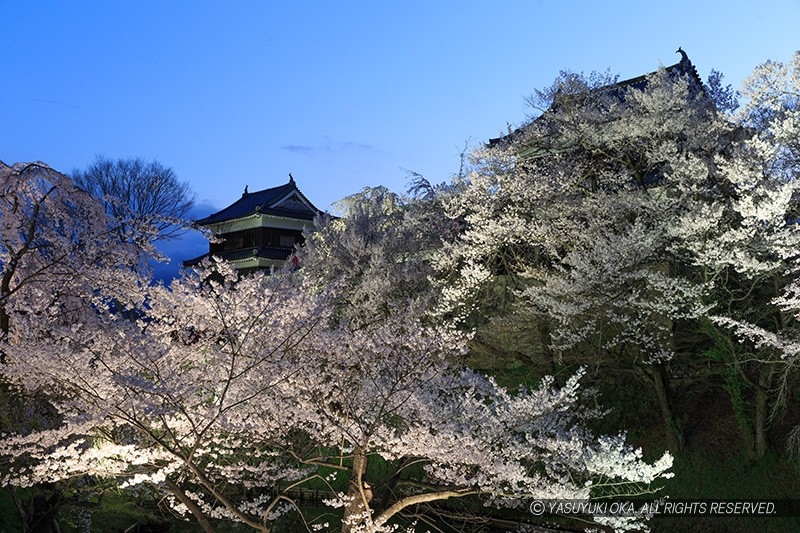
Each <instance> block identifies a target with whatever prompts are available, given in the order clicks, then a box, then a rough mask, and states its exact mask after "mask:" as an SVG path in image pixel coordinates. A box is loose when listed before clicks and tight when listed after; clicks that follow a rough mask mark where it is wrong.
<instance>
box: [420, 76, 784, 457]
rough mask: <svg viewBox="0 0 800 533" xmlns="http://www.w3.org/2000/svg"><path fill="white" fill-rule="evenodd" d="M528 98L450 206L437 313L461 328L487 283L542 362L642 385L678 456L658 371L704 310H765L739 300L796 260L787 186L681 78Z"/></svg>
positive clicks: (743, 134) (570, 79) (694, 84)
mask: <svg viewBox="0 0 800 533" xmlns="http://www.w3.org/2000/svg"><path fill="white" fill-rule="evenodd" d="M543 94H544V96H545V97H546V98H547V99H548V101H549V103H548V105H546V106H542V107H543V108H544V109H546V111H545V112H544V113H543V114H542V115H541V116H539V117H537V118H536V119H534V120H533V121H532V122H530V123H529V124H527V125H526V126H524V127H522V128H520V129H518V130H516V131H514V132H512V133H511V134H509V135H508V136H506V137H505V138H503V139H501V140H499V141H496V142H494V143H492V144H491V145H490V146H488V147H486V148H484V149H482V150H479V151H478V152H477V153H476V154H475V157H474V165H473V169H472V172H471V173H470V174H469V175H468V176H467V183H466V186H465V187H464V189H463V191H462V192H460V193H459V194H455V195H453V196H452V197H451V199H450V202H449V204H448V207H449V213H448V214H449V215H450V216H451V217H452V218H456V219H461V220H464V221H465V226H466V229H465V231H464V232H463V234H462V235H461V237H460V239H459V240H458V241H457V242H455V243H452V244H447V245H446V246H445V248H444V250H443V252H442V253H440V254H437V256H436V262H437V267H438V268H439V269H440V270H441V271H443V272H451V271H455V272H457V273H458V275H457V276H454V277H451V278H449V279H448V280H447V285H446V286H444V287H443V289H442V290H443V294H444V296H445V299H444V304H443V305H442V307H441V312H442V313H455V314H456V316H458V317H460V319H461V320H462V321H468V320H469V317H470V316H471V315H472V314H474V313H475V312H476V310H478V309H479V307H478V306H479V303H480V299H481V297H482V295H485V294H487V293H496V292H497V289H498V279H502V280H503V287H501V290H505V291H506V292H507V293H508V294H509V297H510V299H512V300H513V301H514V308H513V309H514V313H515V315H514V316H519V317H524V320H521V321H520V322H519V325H520V327H521V328H530V327H531V326H530V325H531V324H532V323H534V324H537V326H536V332H537V335H532V336H530V338H532V339H533V341H534V342H536V343H539V344H541V345H544V346H545V347H546V349H545V350H543V351H542V353H545V354H547V355H549V357H551V358H553V359H554V360H563V359H564V358H567V359H568V360H570V361H573V362H575V361H581V362H582V363H583V364H586V363H604V364H616V363H619V362H621V361H628V362H629V363H626V364H630V362H632V363H633V364H634V365H635V367H636V368H642V369H643V370H645V371H646V372H647V374H648V375H649V379H650V381H651V383H652V384H653V386H654V391H655V392H656V396H657V398H658V400H659V405H660V407H661V412H662V417H663V419H664V424H665V429H666V432H667V436H668V438H669V442H670V447H671V448H672V449H679V448H680V447H681V446H682V432H681V430H680V427H679V424H678V423H677V419H676V416H675V413H674V409H673V407H672V405H671V398H670V392H669V386H668V381H667V373H666V367H665V364H666V363H667V362H668V361H670V360H672V359H673V358H674V357H675V355H676V354H683V355H686V356H689V357H694V356H695V355H694V354H692V353H691V350H694V349H695V348H696V346H694V345H693V346H685V345H681V340H682V339H685V338H687V337H688V336H690V335H695V334H697V333H698V330H699V329H701V327H700V324H702V323H708V322H707V319H708V317H709V316H710V310H711V309H714V310H715V311H714V312H715V313H735V312H738V311H737V310H744V307H745V305H744V304H742V303H741V302H742V300H743V297H745V296H746V295H747V296H746V297H747V298H751V300H750V302H749V304H752V305H754V306H755V307H757V308H758V309H761V310H763V309H764V308H765V307H764V306H765V303H766V302H767V301H768V300H769V298H768V297H767V298H766V299H765V298H764V297H763V296H762V295H761V291H758V292H755V293H753V292H748V288H749V287H756V286H757V287H760V288H766V286H768V285H770V284H773V283H774V281H775V275H776V274H778V273H780V272H781V271H782V269H783V268H784V267H785V264H786V261H787V259H789V258H790V257H791V256H792V254H793V253H794V250H795V249H796V243H797V241H796V239H797V237H796V232H795V231H794V228H793V226H791V225H788V224H786V222H787V217H788V216H789V215H790V213H791V212H792V210H793V209H794V208H793V206H792V201H793V197H794V195H795V191H794V189H795V184H794V182H792V181H791V180H786V179H782V178H780V177H779V176H778V175H776V174H774V173H771V172H765V171H764V170H765V167H764V166H763V165H761V164H760V163H759V160H758V159H757V158H756V159H754V158H753V157H752V147H753V146H754V142H755V141H754V140H752V139H750V140H748V138H749V136H750V134H749V130H747V129H745V128H743V127H741V126H740V125H739V124H737V123H736V122H735V121H734V120H733V119H732V118H731V117H728V116H724V115H722V114H721V113H720V112H719V111H718V110H717V108H716V107H715V106H714V102H713V100H712V99H711V98H709V97H708V95H707V94H706V92H705V91H704V89H703V87H702V85H700V84H699V83H698V81H697V80H696V79H695V78H694V77H693V76H692V75H691V73H690V72H689V73H683V72H681V71H680V70H675V69H673V70H667V69H663V68H662V69H661V70H659V71H658V72H656V73H655V74H653V75H651V76H649V77H647V79H646V80H635V81H634V82H630V83H623V84H611V85H608V84H607V81H602V80H601V81H600V82H599V83H593V82H592V80H589V81H585V80H582V79H580V77H577V76H574V75H565V76H563V77H562V79H561V80H558V81H557V83H556V84H555V85H554V86H553V88H552V90H550V91H547V92H545V93H543ZM762 161H763V160H762ZM756 295H760V296H762V297H761V298H760V300H758V301H754V300H752V297H754V296H756ZM525 317H527V318H525Z"/></svg>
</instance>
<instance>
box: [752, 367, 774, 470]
mask: <svg viewBox="0 0 800 533" xmlns="http://www.w3.org/2000/svg"><path fill="white" fill-rule="evenodd" d="M771 385H772V368H771V367H770V366H769V365H763V366H762V367H761V369H760V370H759V372H758V387H757V388H756V397H755V402H756V405H755V407H756V409H755V419H754V420H753V432H754V435H753V436H754V444H755V445H754V449H753V456H754V458H755V459H761V458H762V457H764V454H766V453H767V428H768V427H769V389H770V387H771Z"/></svg>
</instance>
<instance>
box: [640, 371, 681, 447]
mask: <svg viewBox="0 0 800 533" xmlns="http://www.w3.org/2000/svg"><path fill="white" fill-rule="evenodd" d="M647 373H648V374H649V376H650V379H651V381H652V382H653V387H654V388H655V391H656V396H657V397H658V406H659V408H660V410H661V419H662V421H663V423H664V430H665V431H666V436H667V446H668V447H669V450H670V451H671V452H673V453H675V452H679V451H681V450H683V447H684V443H685V442H684V434H683V428H682V427H681V425H680V423H679V422H678V419H677V418H676V417H675V410H674V408H673V405H672V395H671V393H670V390H669V381H668V377H667V372H666V370H665V369H664V365H662V364H660V363H657V364H653V365H650V367H648V369H647Z"/></svg>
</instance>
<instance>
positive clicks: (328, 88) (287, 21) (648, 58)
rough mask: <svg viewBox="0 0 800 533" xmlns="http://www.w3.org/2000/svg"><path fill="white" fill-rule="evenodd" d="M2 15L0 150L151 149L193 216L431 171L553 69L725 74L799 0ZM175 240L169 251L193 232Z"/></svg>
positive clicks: (54, 7) (795, 43)
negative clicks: (254, 199)
mask: <svg viewBox="0 0 800 533" xmlns="http://www.w3.org/2000/svg"><path fill="white" fill-rule="evenodd" d="M654 5H656V6H658V7H653V6H654ZM0 23H1V24H2V28H3V29H2V32H0V60H2V67H3V76H2V78H0V106H2V116H3V127H2V129H0V160H2V161H4V162H5V163H7V164H12V163H15V162H20V161H35V160H39V161H43V162H45V163H47V164H49V165H50V166H52V167H53V168H55V169H57V170H60V171H62V172H67V173H68V172H70V171H72V170H73V169H74V168H85V167H86V166H87V165H88V164H90V163H91V162H92V161H93V160H94V158H95V156H96V155H99V154H102V155H105V156H107V157H109V158H112V159H115V158H127V157H143V158H145V159H148V160H151V159H157V160H159V161H160V162H161V163H163V164H164V165H166V166H170V167H172V168H173V169H174V170H175V172H176V173H177V174H178V176H179V178H180V179H182V180H186V181H188V182H189V183H190V184H191V186H192V188H193V190H194V191H195V193H196V195H197V201H198V204H199V210H198V215H199V216H202V215H205V214H208V213H209V212H211V211H212V210H216V209H220V208H222V207H225V206H226V205H228V204H230V203H231V202H233V201H234V200H235V199H237V198H238V197H239V196H240V195H241V193H242V190H243V189H244V186H245V185H248V186H249V190H250V191H255V190H258V189H264V188H267V187H272V186H276V185H280V184H282V183H285V182H286V181H287V180H288V174H289V172H291V173H292V174H293V176H294V178H295V180H296V181H297V184H298V186H299V187H300V189H301V190H302V191H303V192H304V193H305V194H306V196H307V197H308V198H309V199H310V200H311V201H312V202H313V203H315V204H316V205H317V207H319V208H321V209H323V210H325V209H330V208H331V204H332V203H333V202H335V201H336V200H338V199H340V198H342V197H344V196H346V195H349V194H352V193H355V192H358V191H359V190H361V189H362V188H363V187H366V186H375V185H385V186H387V187H389V188H390V189H392V190H394V191H397V192H402V191H404V190H405V188H406V185H407V181H408V180H407V173H408V171H415V172H419V173H421V174H423V175H424V176H426V177H427V178H428V179H430V180H431V181H434V182H439V181H444V180H446V179H447V178H448V177H449V176H451V175H452V174H453V173H455V172H456V171H457V170H458V166H459V153H460V152H461V151H462V149H463V147H464V145H465V143H469V146H470V147H475V146H478V145H479V144H480V143H481V142H484V141H486V140H487V139H489V138H490V137H496V136H498V135H499V134H501V133H502V132H504V131H506V129H507V127H508V125H512V126H513V125H518V124H520V123H521V122H522V121H524V120H525V118H526V116H527V115H528V114H529V113H530V112H531V111H530V110H529V109H528V108H527V107H526V104H525V98H526V97H527V96H529V95H530V94H531V93H532V92H533V91H534V89H537V88H542V87H544V86H547V85H549V84H550V83H552V81H553V79H554V78H555V77H556V76H557V75H558V73H559V71H560V70H571V71H575V72H584V73H587V74H588V73H590V72H591V71H605V70H606V69H610V72H611V73H612V74H618V75H619V76H620V77H621V78H622V79H624V78H628V77H633V76H638V75H640V74H644V73H647V72H650V71H653V70H655V69H657V68H658V67H659V65H665V66H666V65H671V64H673V63H676V62H677V61H678V60H679V59H680V56H679V55H677V54H676V53H675V51H676V49H677V48H678V47H679V46H680V47H682V48H683V49H684V50H685V51H686V52H687V53H688V55H689V58H690V59H691V60H692V62H693V63H694V64H695V66H696V67H697V70H698V72H699V74H700V76H701V77H702V78H703V79H705V78H706V77H707V76H708V73H709V71H710V70H711V69H716V70H718V71H720V72H722V73H723V74H724V75H725V82H726V83H730V84H732V85H733V86H734V87H738V86H739V84H740V83H741V81H742V80H743V79H744V78H745V77H746V76H747V75H748V74H749V72H750V71H751V70H752V69H753V67H755V66H756V65H757V64H759V63H761V62H764V61H766V60H768V59H772V60H779V61H785V60H788V59H789V58H790V57H791V54H792V52H793V51H794V50H796V49H798V48H800V38H798V36H800V30H798V23H800V0H784V1H777V0H763V1H760V2H736V1H719V2H718V1H714V2H703V1H702V0H694V1H692V2H688V1H663V2H659V3H657V4H652V3H650V2H644V1H641V0H638V1H626V2H601V1H598V0H594V1H585V2H584V1H552V2H548V1H527V2H522V1H498V2H488V1H486V0H482V1H468V0H462V1H458V2H437V1H434V0H427V1H419V2H417V1H404V2H377V1H376V2H347V1H336V2H333V1H331V2H321V1H320V2H301V1H297V2H285V1H284V2H268V1H261V2H255V1H228V2H204V1H191V2H190V1H163V0H162V1H157V2H156V1H136V2H118V1H111V0H102V1H94V0H92V1H80V0H76V1H55V0H53V1H22V0H0ZM190 241H191V242H190ZM187 243H188V244H186V245H185V246H184V245H181V246H173V247H172V249H171V254H172V255H174V256H176V259H177V260H180V259H186V258H188V256H192V255H197V254H198V253H202V251H203V249H204V248H205V245H204V244H203V243H202V242H200V241H198V240H197V239H194V240H193V239H189V240H188V241H187ZM198 247H199V251H198ZM190 248H191V250H190ZM195 252H197V253H195Z"/></svg>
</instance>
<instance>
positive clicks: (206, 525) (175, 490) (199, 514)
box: [166, 478, 214, 533]
mask: <svg viewBox="0 0 800 533" xmlns="http://www.w3.org/2000/svg"><path fill="white" fill-rule="evenodd" d="M166 483H167V488H169V491H170V492H171V493H172V494H174V495H175V497H176V498H178V499H179V500H180V501H181V503H182V504H184V505H185V506H186V507H187V508H188V509H189V511H190V512H191V513H192V515H194V518H195V520H197V523H198V524H199V525H200V527H201V528H203V531H205V532H206V533H214V526H213V525H212V524H211V521H210V520H209V519H208V517H207V516H206V515H205V514H204V513H203V510H202V509H200V507H198V506H197V504H196V503H194V501H192V500H191V498H189V497H188V496H187V495H186V493H184V492H183V489H181V488H180V487H179V486H178V484H177V483H175V482H174V481H172V480H171V479H169V478H167V481H166Z"/></svg>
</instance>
